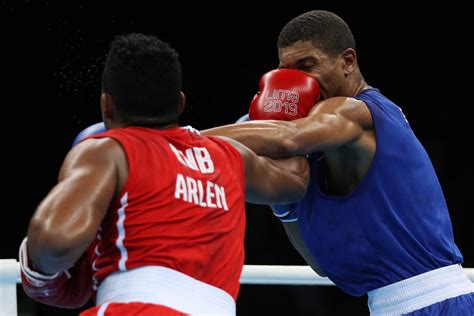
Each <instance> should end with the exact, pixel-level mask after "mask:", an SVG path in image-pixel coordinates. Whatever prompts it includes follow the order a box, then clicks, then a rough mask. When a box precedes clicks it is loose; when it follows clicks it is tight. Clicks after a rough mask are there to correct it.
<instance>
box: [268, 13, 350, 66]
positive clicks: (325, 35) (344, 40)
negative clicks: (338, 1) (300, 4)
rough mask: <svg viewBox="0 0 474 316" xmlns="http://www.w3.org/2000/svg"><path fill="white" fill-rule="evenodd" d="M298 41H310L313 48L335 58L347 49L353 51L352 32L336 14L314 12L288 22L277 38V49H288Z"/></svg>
mask: <svg viewBox="0 0 474 316" xmlns="http://www.w3.org/2000/svg"><path fill="white" fill-rule="evenodd" d="M298 41H311V43H312V44H313V46H314V47H317V48H318V49H320V50H321V51H323V52H325V53H326V54H328V55H329V56H330V57H333V58H334V57H337V55H338V54H340V53H341V52H343V51H344V50H345V49H347V48H353V49H355V40H354V36H353V35H352V32H351V30H350V28H349V26H348V25H347V23H346V22H344V20H343V19H341V18H340V17H339V16H337V15H336V14H334V13H332V12H329V11H323V10H314V11H309V12H306V13H303V14H301V15H299V16H297V17H296V18H294V19H292V20H291V21H290V22H288V23H287V24H286V25H285V26H284V27H283V29H282V30H281V32H280V35H279V36H278V43H277V46H278V48H285V47H288V46H290V45H292V44H294V43H296V42H298Z"/></svg>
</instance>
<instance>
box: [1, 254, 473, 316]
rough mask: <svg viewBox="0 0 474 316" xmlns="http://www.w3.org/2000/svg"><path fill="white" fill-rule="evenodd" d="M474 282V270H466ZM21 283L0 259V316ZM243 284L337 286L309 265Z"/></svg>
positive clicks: (247, 271) (265, 268)
mask: <svg viewBox="0 0 474 316" xmlns="http://www.w3.org/2000/svg"><path fill="white" fill-rule="evenodd" d="M464 272H465V273H466V275H467V276H468V277H469V279H471V281H472V282H474V268H464ZM20 283H21V279H20V266H19V264H18V261H16V260H15V259H0V315H1V316H16V315H17V300H16V285H17V284H20ZM240 283H241V284H269V285H334V283H332V282H331V281H330V280H329V279H328V278H325V277H321V276H319V275H317V274H316V273H315V272H314V271H313V270H312V269H311V268H310V267H309V266H274V265H271V266H270V265H245V266H244V269H243V271H242V275H241V277H240Z"/></svg>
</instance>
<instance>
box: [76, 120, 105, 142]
mask: <svg viewBox="0 0 474 316" xmlns="http://www.w3.org/2000/svg"><path fill="white" fill-rule="evenodd" d="M105 131H106V129H105V125H104V123H103V122H99V123H96V124H94V125H91V126H89V127H87V128H86V129H84V130H83V131H82V132H80V133H79V134H77V136H76V138H74V141H73V142H72V147H74V146H76V145H77V144H78V143H79V142H80V141H81V140H83V139H84V138H86V137H87V136H90V135H95V134H100V133H103V132H105Z"/></svg>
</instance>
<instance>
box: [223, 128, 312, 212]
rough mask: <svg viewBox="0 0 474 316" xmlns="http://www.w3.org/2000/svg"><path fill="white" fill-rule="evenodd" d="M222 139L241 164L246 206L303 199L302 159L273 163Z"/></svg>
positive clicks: (305, 165)
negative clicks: (243, 174)
mask: <svg viewBox="0 0 474 316" xmlns="http://www.w3.org/2000/svg"><path fill="white" fill-rule="evenodd" d="M223 139H225V140H226V141H227V142H229V143H230V144H232V145H233V146H234V147H235V148H236V149H237V150H238V151H239V152H240V154H241V156H242V158H243V160H244V165H245V184H246V200H247V202H251V203H257V204H276V203H291V202H296V201H300V200H301V199H302V198H303V197H304V195H305V193H306V187H307V185H308V182H309V165H308V162H307V161H306V159H305V158H303V157H294V158H289V159H281V160H273V159H269V158H266V157H261V156H257V155H256V154H255V153H254V152H253V151H252V150H250V149H249V148H248V147H246V146H244V145H242V144H241V143H239V142H237V141H235V140H233V139H231V138H225V137H223Z"/></svg>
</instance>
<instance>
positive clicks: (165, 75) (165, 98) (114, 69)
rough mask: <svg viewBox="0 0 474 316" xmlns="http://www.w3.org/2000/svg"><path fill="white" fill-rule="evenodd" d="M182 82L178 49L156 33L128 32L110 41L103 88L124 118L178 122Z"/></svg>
mask: <svg viewBox="0 0 474 316" xmlns="http://www.w3.org/2000/svg"><path fill="white" fill-rule="evenodd" d="M181 84H182V83H181V65H180V63H179V56H178V53H177V52H176V51H175V50H174V49H173V48H172V47H171V46H170V45H169V44H167V43H165V42H163V41H162V40H160V39H158V38H157V37H155V36H152V35H144V34H141V33H131V34H127V35H119V36H116V37H115V39H114V40H113V41H112V42H111V43H110V49H109V53H108V56H107V60H106V62H105V67H104V71H103V74H102V91H103V92H105V93H108V94H110V95H111V96H112V98H113V100H114V102H115V105H116V109H117V112H118V113H119V115H120V118H121V119H122V120H124V121H125V122H128V123H134V124H138V125H147V124H148V125H164V124H169V123H175V122H177V121H178V116H179V113H178V104H179V95H180V91H181Z"/></svg>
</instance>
